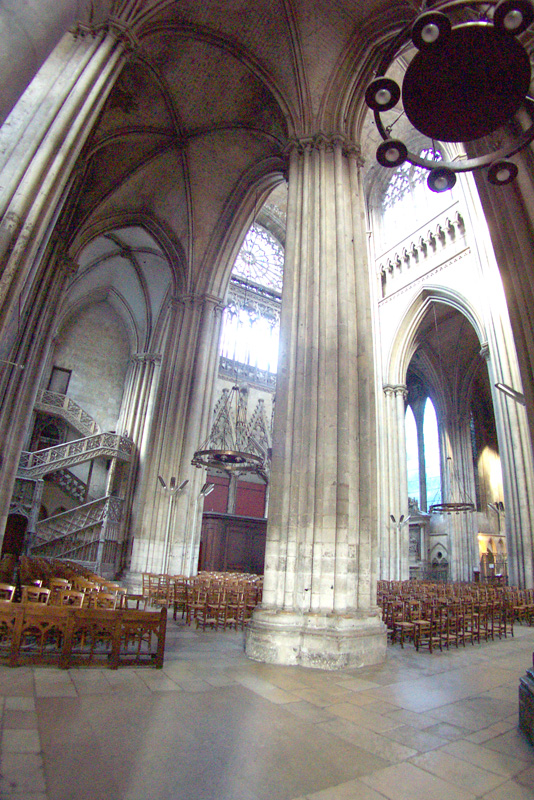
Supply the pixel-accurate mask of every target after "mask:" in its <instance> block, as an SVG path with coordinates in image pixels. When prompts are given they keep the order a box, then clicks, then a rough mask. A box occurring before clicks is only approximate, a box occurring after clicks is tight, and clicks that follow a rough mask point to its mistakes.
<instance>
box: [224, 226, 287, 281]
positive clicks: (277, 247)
mask: <svg viewBox="0 0 534 800" xmlns="http://www.w3.org/2000/svg"><path fill="white" fill-rule="evenodd" d="M283 269H284V250H283V248H282V245H281V244H280V242H279V241H278V240H277V239H275V237H274V236H273V235H272V233H270V232H269V231H268V230H266V229H265V228H263V227H262V226H261V225H257V224H254V225H253V226H252V227H251V228H250V230H249V232H248V233H247V235H246V236H245V241H244V242H243V244H242V246H241V250H240V251H239V253H238V256H237V258H236V260H235V264H234V269H233V271H232V275H235V276H238V277H242V278H248V279H249V280H251V281H254V283H257V284H258V285H259V286H265V287H267V288H268V289H272V290H273V291H275V292H278V293H281V292H282V277H283Z"/></svg>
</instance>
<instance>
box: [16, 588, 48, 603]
mask: <svg viewBox="0 0 534 800" xmlns="http://www.w3.org/2000/svg"><path fill="white" fill-rule="evenodd" d="M50 594H51V591H50V589H45V588H43V587H40V586H23V587H22V598H21V602H22V603H43V604H44V605H48V603H49V601H50Z"/></svg>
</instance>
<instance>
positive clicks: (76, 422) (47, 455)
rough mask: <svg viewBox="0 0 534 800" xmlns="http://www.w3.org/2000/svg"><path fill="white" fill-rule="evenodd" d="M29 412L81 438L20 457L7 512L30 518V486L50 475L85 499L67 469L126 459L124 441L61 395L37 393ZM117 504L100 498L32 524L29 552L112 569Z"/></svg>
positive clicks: (129, 451)
mask: <svg viewBox="0 0 534 800" xmlns="http://www.w3.org/2000/svg"><path fill="white" fill-rule="evenodd" d="M35 409H36V410H37V411H41V412H42V413H45V414H50V416H56V417H61V418H62V419H64V420H65V421H66V422H67V423H68V424H69V425H70V426H71V427H73V428H74V429H75V430H77V431H78V432H79V433H82V434H85V435H84V437H83V438H80V439H76V440H74V441H70V442H64V443H63V444H59V445H55V446H54V447H47V448H45V449H43V450H37V451H34V452H23V453H22V454H21V458H20V462H19V468H18V472H17V481H16V486H15V491H14V494H13V499H12V502H11V511H12V513H17V512H18V513H23V514H24V515H25V516H27V517H28V518H30V514H31V509H32V506H33V505H34V504H35V499H34V497H35V495H34V492H35V487H36V485H37V482H38V481H39V480H40V479H43V478H44V477H45V476H51V475H53V476H54V478H53V479H52V480H53V481H54V482H55V483H57V484H59V486H60V488H62V490H63V491H64V492H65V493H66V494H68V495H69V496H71V497H72V498H73V499H75V500H77V501H79V500H81V499H83V498H84V497H85V488H86V486H85V484H84V483H83V481H81V480H80V479H79V478H77V477H76V476H75V475H74V474H73V473H71V472H70V471H69V469H68V468H69V467H74V466H76V465H77V464H83V463H85V462H87V461H92V460H94V459H98V458H106V459H112V458H113V459H117V460H118V461H123V462H129V461H131V460H132V458H133V454H134V445H133V442H132V441H131V440H130V439H127V438H126V437H124V436H120V435H118V434H116V433H104V432H101V431H100V428H99V426H98V424H97V423H96V421H95V420H94V419H93V418H92V417H91V416H90V415H89V414H88V413H87V412H85V411H84V410H83V409H82V408H81V407H80V406H79V405H78V404H77V403H75V402H74V401H73V400H72V399H71V398H69V397H67V396H66V395H61V394H58V393H56V392H49V391H45V390H40V391H39V393H38V397H37V402H36V405H35ZM30 487H31V488H30ZM122 504H123V501H122V499H120V498H118V497H114V496H107V497H102V498H100V499H98V500H93V501H91V502H87V503H83V504H82V505H80V506H77V507H76V508H73V509H71V510H69V511H65V512H63V513H61V514H57V515H55V516H52V517H48V518H47V519H44V520H41V521H40V522H37V523H36V524H35V526H34V530H35V537H34V541H33V542H32V544H31V550H32V553H33V554H35V555H39V556H44V557H48V558H59V559H61V558H68V559H69V560H71V561H79V562H81V563H83V564H86V565H91V567H92V568H95V567H96V566H98V567H101V566H102V564H103V563H104V562H109V563H110V564H113V562H114V561H116V555H117V551H118V549H120V544H121V539H122V536H121V524H120V521H121V509H122ZM33 510H34V513H35V509H33Z"/></svg>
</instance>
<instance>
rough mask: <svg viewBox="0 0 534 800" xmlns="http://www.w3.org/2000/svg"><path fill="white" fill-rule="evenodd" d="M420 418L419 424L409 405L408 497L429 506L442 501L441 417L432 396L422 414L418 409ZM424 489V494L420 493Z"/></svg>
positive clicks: (407, 426)
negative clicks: (437, 414) (438, 417)
mask: <svg viewBox="0 0 534 800" xmlns="http://www.w3.org/2000/svg"><path fill="white" fill-rule="evenodd" d="M418 420H419V425H418V423H417V421H416V418H415V415H414V413H413V411H412V409H411V407H410V406H408V408H407V409H406V417H405V431H406V467H407V475H408V497H410V498H412V499H414V500H416V501H417V505H418V506H419V508H421V509H423V510H426V509H427V508H429V507H430V506H431V505H432V504H433V503H440V502H441V469H440V455H439V433H438V421H437V417H436V411H435V409H434V405H433V403H432V401H431V400H430V398H427V400H426V402H425V404H424V411H423V415H422V418H421V416H420V412H418ZM418 430H419V433H418ZM423 470H424V473H423V475H422V471H423ZM423 477H424V480H422V478H423ZM423 491H424V492H425V495H423V497H421V493H422V492H423ZM425 499H426V504H425V502H424V500H425Z"/></svg>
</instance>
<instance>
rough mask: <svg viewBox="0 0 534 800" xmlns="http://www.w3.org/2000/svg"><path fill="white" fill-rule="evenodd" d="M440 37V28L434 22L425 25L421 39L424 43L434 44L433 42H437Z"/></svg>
mask: <svg viewBox="0 0 534 800" xmlns="http://www.w3.org/2000/svg"><path fill="white" fill-rule="evenodd" d="M438 37H439V28H438V26H437V25H436V24H435V23H433V22H431V23H430V24H429V25H425V27H424V28H423V30H422V31H421V39H422V40H423V42H426V44H432V42H435V41H436V39H437V38H438Z"/></svg>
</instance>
